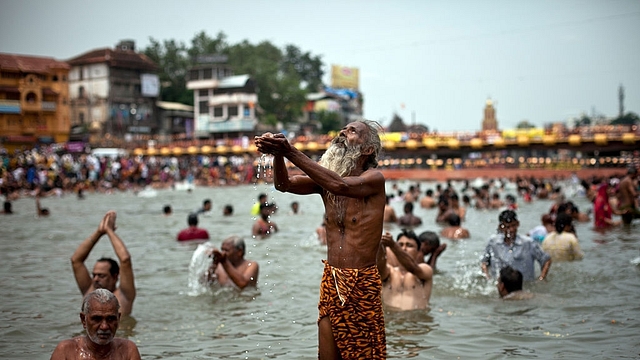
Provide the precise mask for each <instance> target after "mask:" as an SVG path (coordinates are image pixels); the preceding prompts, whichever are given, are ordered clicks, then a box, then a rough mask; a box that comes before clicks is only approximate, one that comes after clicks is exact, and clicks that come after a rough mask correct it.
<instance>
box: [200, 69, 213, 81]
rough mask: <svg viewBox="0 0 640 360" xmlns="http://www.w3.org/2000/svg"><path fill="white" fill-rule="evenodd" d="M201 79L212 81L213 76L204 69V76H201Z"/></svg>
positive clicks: (209, 71) (208, 70) (209, 70)
mask: <svg viewBox="0 0 640 360" xmlns="http://www.w3.org/2000/svg"><path fill="white" fill-rule="evenodd" d="M202 78H203V79H213V75H212V74H211V69H204V74H203V76H202Z"/></svg>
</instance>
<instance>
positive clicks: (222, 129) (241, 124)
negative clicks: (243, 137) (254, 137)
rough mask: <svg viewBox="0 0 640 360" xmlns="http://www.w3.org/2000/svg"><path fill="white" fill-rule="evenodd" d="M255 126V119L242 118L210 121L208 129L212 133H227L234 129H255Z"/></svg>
mask: <svg viewBox="0 0 640 360" xmlns="http://www.w3.org/2000/svg"><path fill="white" fill-rule="evenodd" d="M254 127H255V120H254V119H241V120H229V121H221V122H209V124H208V126H207V130H208V131H209V132H210V133H226V132H234V131H253V129H254Z"/></svg>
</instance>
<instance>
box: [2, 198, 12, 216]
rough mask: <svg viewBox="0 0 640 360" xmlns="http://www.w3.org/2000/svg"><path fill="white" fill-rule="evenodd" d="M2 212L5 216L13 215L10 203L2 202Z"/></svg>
mask: <svg viewBox="0 0 640 360" xmlns="http://www.w3.org/2000/svg"><path fill="white" fill-rule="evenodd" d="M4 212H5V213H7V214H13V209H12V207H11V201H5V202H4Z"/></svg>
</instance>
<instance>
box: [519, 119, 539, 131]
mask: <svg viewBox="0 0 640 360" xmlns="http://www.w3.org/2000/svg"><path fill="white" fill-rule="evenodd" d="M535 127H536V126H535V125H533V124H532V123H530V122H529V120H522V121H520V122H519V123H518V125H516V128H517V129H533V128H535Z"/></svg>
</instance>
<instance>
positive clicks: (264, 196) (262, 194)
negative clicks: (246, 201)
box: [258, 193, 267, 201]
mask: <svg viewBox="0 0 640 360" xmlns="http://www.w3.org/2000/svg"><path fill="white" fill-rule="evenodd" d="M262 199H265V200H266V199H267V194H265V193H260V195H258V201H260V200H262Z"/></svg>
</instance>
